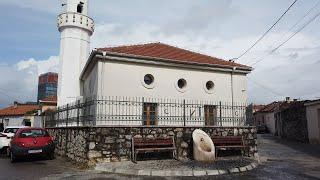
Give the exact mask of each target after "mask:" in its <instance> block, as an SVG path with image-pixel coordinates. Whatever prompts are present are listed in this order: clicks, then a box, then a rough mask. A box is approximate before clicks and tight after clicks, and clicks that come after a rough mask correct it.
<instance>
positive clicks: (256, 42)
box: [235, 0, 298, 59]
mask: <svg viewBox="0 0 320 180" xmlns="http://www.w3.org/2000/svg"><path fill="white" fill-rule="evenodd" d="M297 1H298V0H295V1H294V2H293V3H292V4H291V5H290V6H289V7H288V8H287V10H286V11H285V12H284V13H283V14H282V15H281V16H280V17H279V18H278V19H277V21H276V22H275V23H274V24H273V25H272V26H271V27H270V28H269V29H268V30H267V31H266V32H265V33H264V34H263V35H262V36H261V37H260V38H259V39H258V40H256V41H255V43H253V45H252V46H250V47H249V48H248V49H247V50H246V51H245V52H244V53H242V54H241V55H240V56H239V57H237V58H235V59H239V58H241V57H242V56H244V55H245V54H247V53H248V52H249V51H250V50H251V49H252V48H253V47H254V46H255V45H257V44H258V42H259V41H261V40H262V39H263V38H264V37H265V36H266V35H267V34H268V33H269V32H270V31H271V29H273V28H274V27H275V26H276V24H278V22H279V21H280V20H281V19H282V18H283V16H284V15H285V14H286V13H287V12H288V11H289V10H290V9H291V7H292V6H293V5H294V4H295V3H296V2H297Z"/></svg>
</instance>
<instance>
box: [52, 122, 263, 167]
mask: <svg viewBox="0 0 320 180" xmlns="http://www.w3.org/2000/svg"><path fill="white" fill-rule="evenodd" d="M197 128H199V129H202V130H203V131H205V132H206V133H208V134H209V136H211V137H213V136H237V135H242V136H244V139H245V140H246V141H247V143H248V144H249V146H250V155H255V153H257V136H256V128H255V127H247V126H246V127H123V126H121V127H59V128H49V129H48V130H49V132H50V134H51V135H53V136H54V137H55V139H56V140H57V147H56V154H57V155H59V156H65V157H67V158H70V159H71V160H73V161H76V162H78V163H87V164H88V165H94V164H95V163H96V162H110V161H111V162H114V161H123V160H130V159H131V158H130V157H131V139H132V137H146V138H152V137H169V136H173V137H174V139H175V143H176V147H177V152H178V157H179V158H180V159H185V158H192V132H193V130H195V129H197Z"/></svg>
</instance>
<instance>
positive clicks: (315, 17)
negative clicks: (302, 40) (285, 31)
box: [250, 12, 320, 66]
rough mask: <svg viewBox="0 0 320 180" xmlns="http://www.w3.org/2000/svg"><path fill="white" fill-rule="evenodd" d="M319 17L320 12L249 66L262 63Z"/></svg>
mask: <svg viewBox="0 0 320 180" xmlns="http://www.w3.org/2000/svg"><path fill="white" fill-rule="evenodd" d="M319 16H320V12H319V13H317V14H316V15H315V16H313V17H312V18H311V19H310V20H309V21H308V22H306V23H305V24H304V25H303V26H302V27H300V28H299V29H298V30H297V31H296V32H294V33H293V34H292V35H291V36H289V38H288V39H287V40H285V41H283V42H282V43H281V44H279V45H278V46H277V47H276V48H274V49H272V50H271V51H270V52H269V53H268V54H267V55H266V56H264V57H263V58H261V59H260V60H258V61H256V62H254V63H253V64H251V65H250V66H253V65H256V64H257V63H259V62H261V61H263V60H264V59H265V58H266V57H267V56H269V55H271V54H272V53H274V52H275V51H277V50H278V49H279V48H280V47H282V46H283V45H284V44H285V43H287V42H288V41H289V40H290V39H292V38H293V37H294V36H295V35H297V34H298V33H299V32H301V31H302V30H303V29H304V28H306V27H307V26H308V25H309V24H310V23H311V22H313V21H314V20H316V19H317V17H319Z"/></svg>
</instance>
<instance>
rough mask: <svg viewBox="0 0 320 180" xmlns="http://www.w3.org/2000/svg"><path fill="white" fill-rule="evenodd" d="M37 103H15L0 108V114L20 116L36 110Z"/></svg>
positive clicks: (37, 107)
mask: <svg viewBox="0 0 320 180" xmlns="http://www.w3.org/2000/svg"><path fill="white" fill-rule="evenodd" d="M38 109H40V107H39V106H38V105H29V104H16V105H12V106H9V107H7V108H4V109H0V116H22V115H25V114H26V113H27V112H31V111H34V110H38Z"/></svg>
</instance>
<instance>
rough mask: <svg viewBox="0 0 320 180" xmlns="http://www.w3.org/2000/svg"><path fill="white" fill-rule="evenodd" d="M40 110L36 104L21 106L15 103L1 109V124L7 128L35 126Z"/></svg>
mask: <svg viewBox="0 0 320 180" xmlns="http://www.w3.org/2000/svg"><path fill="white" fill-rule="evenodd" d="M38 110H40V107H39V105H35V104H34V103H26V104H21V103H18V102H14V105H12V106H9V107H6V108H3V109H0V124H1V125H3V127H4V128H5V127H7V126H33V125H34V117H35V116H36V115H37V114H38Z"/></svg>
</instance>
